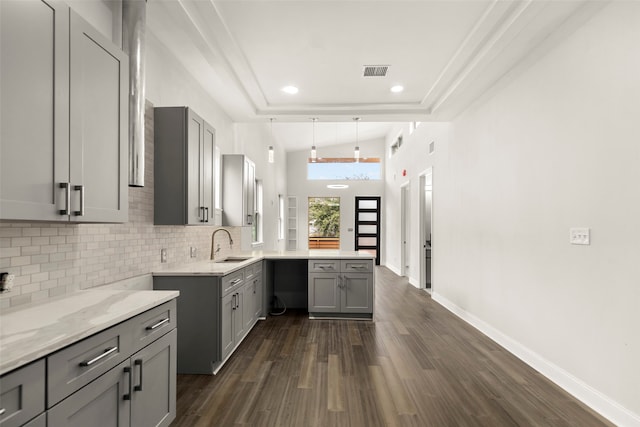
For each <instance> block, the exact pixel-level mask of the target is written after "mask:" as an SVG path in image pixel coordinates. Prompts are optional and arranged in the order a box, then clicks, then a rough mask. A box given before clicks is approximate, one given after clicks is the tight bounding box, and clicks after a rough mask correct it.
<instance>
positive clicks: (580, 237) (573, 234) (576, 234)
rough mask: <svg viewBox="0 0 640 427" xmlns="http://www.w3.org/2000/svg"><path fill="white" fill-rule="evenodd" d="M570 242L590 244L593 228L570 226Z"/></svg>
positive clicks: (573, 243)
mask: <svg viewBox="0 0 640 427" xmlns="http://www.w3.org/2000/svg"><path fill="white" fill-rule="evenodd" d="M569 243H571V244H572V245H589V244H590V243H591V230H590V229H589V228H570V229H569Z"/></svg>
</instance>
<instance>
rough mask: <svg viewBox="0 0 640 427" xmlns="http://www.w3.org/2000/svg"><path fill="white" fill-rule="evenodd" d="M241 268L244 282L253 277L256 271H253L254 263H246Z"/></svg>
mask: <svg viewBox="0 0 640 427" xmlns="http://www.w3.org/2000/svg"><path fill="white" fill-rule="evenodd" d="M243 270H244V280H245V281H246V282H248V281H249V280H251V279H252V278H253V276H254V275H255V274H256V272H255V264H251V265H248V266H246V267H245V268H244V269H243Z"/></svg>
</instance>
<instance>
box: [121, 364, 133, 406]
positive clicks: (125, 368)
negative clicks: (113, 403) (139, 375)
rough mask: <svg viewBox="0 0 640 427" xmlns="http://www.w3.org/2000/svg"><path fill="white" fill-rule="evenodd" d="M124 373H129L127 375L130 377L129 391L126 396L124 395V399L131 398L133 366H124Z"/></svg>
mask: <svg viewBox="0 0 640 427" xmlns="http://www.w3.org/2000/svg"><path fill="white" fill-rule="evenodd" d="M124 373H125V374H127V376H128V377H129V387H128V390H129V393H125V394H124V396H122V400H131V368H130V367H128V366H125V367H124Z"/></svg>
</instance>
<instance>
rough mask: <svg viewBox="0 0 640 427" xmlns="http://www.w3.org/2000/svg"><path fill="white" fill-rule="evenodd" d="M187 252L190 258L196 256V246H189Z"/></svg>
mask: <svg viewBox="0 0 640 427" xmlns="http://www.w3.org/2000/svg"><path fill="white" fill-rule="evenodd" d="M189 254H190V256H191V258H196V257H197V256H198V248H196V247H195V246H191V249H190V252H189Z"/></svg>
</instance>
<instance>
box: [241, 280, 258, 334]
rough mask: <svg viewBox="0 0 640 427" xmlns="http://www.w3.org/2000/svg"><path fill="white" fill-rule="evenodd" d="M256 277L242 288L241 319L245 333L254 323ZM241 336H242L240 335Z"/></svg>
mask: <svg viewBox="0 0 640 427" xmlns="http://www.w3.org/2000/svg"><path fill="white" fill-rule="evenodd" d="M255 289H256V279H255V278H254V279H253V280H251V281H249V282H247V284H246V285H244V288H243V292H242V295H243V298H244V300H243V303H244V304H243V308H242V319H243V320H242V321H243V322H244V331H245V334H246V333H248V332H249V331H250V330H251V328H252V327H253V325H254V324H255V323H256V291H255ZM241 338H242V337H241Z"/></svg>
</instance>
